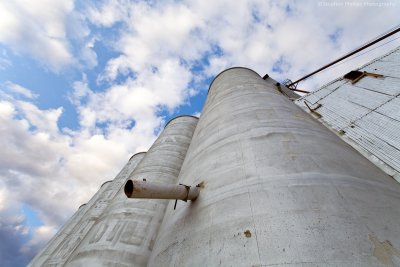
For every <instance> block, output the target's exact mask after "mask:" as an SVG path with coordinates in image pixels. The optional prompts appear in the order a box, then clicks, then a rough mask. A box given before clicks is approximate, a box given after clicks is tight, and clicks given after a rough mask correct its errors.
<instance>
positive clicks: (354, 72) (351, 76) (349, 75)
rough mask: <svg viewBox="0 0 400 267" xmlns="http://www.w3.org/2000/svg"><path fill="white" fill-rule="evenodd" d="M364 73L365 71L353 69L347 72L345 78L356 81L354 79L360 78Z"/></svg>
mask: <svg viewBox="0 0 400 267" xmlns="http://www.w3.org/2000/svg"><path fill="white" fill-rule="evenodd" d="M362 75H363V72H361V71H359V70H352V71H350V72H349V73H347V74H346V75H344V76H343V78H345V79H349V80H351V81H354V80H357V79H358V78H360V77H361V76H362Z"/></svg>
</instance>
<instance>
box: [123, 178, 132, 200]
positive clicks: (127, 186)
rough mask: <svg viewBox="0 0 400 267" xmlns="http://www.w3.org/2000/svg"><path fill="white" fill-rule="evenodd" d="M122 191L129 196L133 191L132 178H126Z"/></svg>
mask: <svg viewBox="0 0 400 267" xmlns="http://www.w3.org/2000/svg"><path fill="white" fill-rule="evenodd" d="M124 192H125V195H126V196H127V197H131V195H132V193H133V182H132V180H128V181H127V182H126V184H125V187H124Z"/></svg>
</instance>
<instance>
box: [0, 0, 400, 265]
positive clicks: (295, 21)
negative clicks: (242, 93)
mask: <svg viewBox="0 0 400 267" xmlns="http://www.w3.org/2000/svg"><path fill="white" fill-rule="evenodd" d="M398 4H399V3H398ZM0 17H1V18H2V19H1V20H0V43H2V44H3V45H4V46H5V47H7V48H8V49H9V50H10V51H12V52H13V53H14V54H15V55H17V56H18V55H21V57H24V56H26V55H28V56H30V57H32V58H33V59H35V60H36V62H39V63H40V64H39V68H45V69H48V70H49V71H50V72H53V73H55V75H56V76H57V75H64V74H65V75H66V76H68V74H67V71H66V69H69V70H71V69H72V70H75V71H76V72H79V73H81V72H83V73H82V75H81V76H82V78H81V79H80V80H70V88H69V91H68V92H66V93H65V95H63V96H62V97H64V98H68V99H69V101H70V103H71V106H72V108H73V109H74V112H76V114H77V118H76V125H77V127H76V129H69V128H65V127H64V128H63V127H60V119H61V118H62V116H65V113H67V111H68V110H66V109H67V107H63V106H53V107H45V108H44V107H41V106H40V105H39V104H38V103H39V102H40V100H41V98H42V97H43V95H40V94H39V93H38V92H35V91H34V90H31V89H30V88H29V86H21V85H20V84H18V82H15V81H14V80H12V79H8V80H7V82H4V83H3V84H0V88H1V89H4V90H1V92H0V137H1V138H0V147H1V148H2V150H1V152H0V235H1V240H12V242H11V241H10V242H11V243H10V245H9V246H7V247H5V246H3V247H0V253H1V254H0V259H2V260H0V265H1V266H12V265H13V262H12V259H16V262H18V264H20V265H24V263H26V262H27V261H28V260H29V258H30V257H31V256H32V255H34V254H35V253H36V252H37V250H38V248H40V247H41V246H43V244H44V242H45V241H46V240H48V238H49V237H50V236H51V235H52V234H54V232H55V231H56V229H58V228H59V227H60V225H61V224H62V223H63V222H65V220H66V219H67V218H68V217H70V215H71V213H72V212H74V211H75V210H76V209H77V207H78V206H79V205H80V204H82V203H85V202H87V201H88V199H89V198H90V197H91V196H92V195H93V193H94V192H95V191H97V190H98V188H99V186H100V185H101V184H102V182H104V181H106V180H110V179H112V178H113V177H114V176H115V175H116V173H117V172H118V171H119V170H120V169H121V167H122V166H123V164H125V163H126V161H127V159H128V158H129V155H131V154H133V153H135V152H138V151H143V150H147V148H148V147H149V146H150V145H151V143H152V142H153V140H154V139H155V138H156V136H157V133H158V132H159V131H160V130H161V129H162V128H161V127H162V126H163V124H164V123H165V120H166V118H167V117H170V116H173V115H174V114H177V113H179V112H180V111H179V109H180V108H182V107H183V106H189V105H190V104H191V101H193V99H194V98H195V97H196V96H197V95H198V94H199V93H201V92H204V91H206V90H207V88H208V81H209V80H210V78H211V77H213V76H215V75H216V74H218V73H219V72H220V71H222V70H223V69H225V68H227V67H232V66H245V67H250V68H252V69H254V70H256V71H257V72H259V73H260V75H264V74H265V73H269V74H270V76H271V77H273V78H275V79H278V80H283V79H285V78H292V79H295V78H298V77H300V76H302V75H304V74H306V73H308V72H310V71H312V70H314V69H316V68H317V67H320V66H322V65H324V64H326V63H328V62H329V61H331V60H333V59H336V58H337V57H339V56H341V55H343V54H344V53H345V52H348V51H349V50H352V49H354V48H356V47H357V46H359V45H360V43H361V42H364V41H367V40H369V39H371V38H373V37H374V36H376V35H377V34H379V33H382V32H383V31H385V30H387V29H389V28H390V27H392V26H395V25H396V23H397V20H398V6H397V7H396V8H384V7H382V8H377V7H366V6H363V7H347V8H344V7H332V6H331V7H329V6H321V5H318V2H315V1H302V2H296V1H290V0H286V1H269V2H266V1H261V0H254V1H244V0H238V1H201V0H188V1H143V2H141V1H139V2H137V1H128V0H118V1H113V0H104V1H91V2H85V3H78V2H74V1H72V0H67V1H65V0H62V1H61V0H60V1H52V0H40V1H34V2H33V1H23V0H17V1H3V2H1V3H0ZM382 17H385V20H382V19H381V18H382ZM394 45H399V41H394V42H392V43H391V44H390V45H387V46H385V48H386V50H387V49H389V48H390V47H393V46H394ZM106 52H107V53H106ZM382 52H383V50H382V49H376V50H373V51H371V52H370V53H368V54H366V55H365V56H363V57H359V58H356V59H355V60H352V61H351V62H349V63H347V64H345V65H342V67H339V68H333V69H331V70H330V71H327V72H324V73H323V74H321V75H319V76H316V78H314V79H311V80H309V81H307V82H305V83H304V84H302V85H301V87H302V89H307V90H313V89H316V86H317V85H321V84H322V83H324V82H327V81H329V80H330V79H333V78H335V77H336V76H339V75H342V74H343V73H344V72H347V71H349V70H351V69H353V68H355V67H356V66H358V65H360V64H361V63H363V62H366V61H368V60H369V59H371V58H373V57H375V56H377V55H379V54H381V53H382ZM1 62H5V64H3V66H2V67H0V71H1V70H3V69H4V68H7V67H8V66H10V65H12V62H10V56H9V55H7V54H5V53H3V56H2V57H1V58H0V63H1ZM49 90H51V89H49ZM69 108H71V107H69ZM199 112H201V110H191V113H192V114H195V113H196V114H200V113H199ZM82 163H84V164H82ZM26 192H29V193H26ZM23 205H29V207H31V208H32V210H34V211H35V212H37V213H38V216H39V218H40V221H41V224H39V225H30V223H29V216H28V215H27V214H25V213H24V212H23V211H22V210H21V206H23ZM18 264H15V262H14V265H18Z"/></svg>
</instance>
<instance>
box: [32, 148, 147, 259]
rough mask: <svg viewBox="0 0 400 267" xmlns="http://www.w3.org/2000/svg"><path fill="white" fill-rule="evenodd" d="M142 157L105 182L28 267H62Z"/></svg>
mask: <svg viewBox="0 0 400 267" xmlns="http://www.w3.org/2000/svg"><path fill="white" fill-rule="evenodd" d="M142 157H143V155H142V154H137V155H134V156H133V157H131V159H130V160H129V161H128V163H127V164H126V165H125V166H124V167H123V169H122V170H121V171H120V172H119V173H118V175H117V176H116V177H115V179H114V180H113V181H112V182H110V181H109V182H105V183H104V184H103V185H102V186H101V187H100V189H99V191H97V192H96V194H95V195H94V196H93V197H92V198H91V199H90V200H89V202H88V203H87V204H86V205H82V206H81V207H80V208H79V209H78V211H77V212H76V213H75V214H74V215H73V216H72V218H71V219H70V220H69V221H68V222H67V223H66V224H65V225H64V226H63V227H62V228H61V230H59V232H58V233H57V234H56V235H55V237H53V238H52V239H51V240H50V241H49V243H48V244H47V246H46V247H45V248H44V249H43V250H42V251H41V252H40V253H39V254H37V255H36V256H35V258H34V259H33V260H32V261H31V262H30V264H29V266H42V265H45V266H53V265H54V266H62V265H63V264H64V263H65V262H66V261H67V260H68V258H69V256H70V255H71V253H72V252H73V251H74V249H75V248H76V247H77V246H78V245H79V243H80V242H81V241H82V239H83V237H84V236H85V235H86V234H87V233H88V231H89V230H90V228H91V227H92V226H93V224H94V223H95V221H96V219H97V218H98V216H99V215H100V214H101V213H102V212H103V211H104V209H105V208H106V207H107V205H108V203H109V200H110V199H112V198H113V197H114V196H115V194H116V193H117V192H118V189H119V188H118V186H119V187H121V185H122V184H123V183H124V182H125V181H126V179H127V178H128V177H129V175H130V174H131V173H132V171H133V170H134V169H135V168H136V166H137V165H138V163H139V162H140V160H141V159H142Z"/></svg>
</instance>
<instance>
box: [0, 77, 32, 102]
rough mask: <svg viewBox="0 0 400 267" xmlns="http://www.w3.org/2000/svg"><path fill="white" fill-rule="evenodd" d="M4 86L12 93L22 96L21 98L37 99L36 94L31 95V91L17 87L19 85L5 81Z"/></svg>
mask: <svg viewBox="0 0 400 267" xmlns="http://www.w3.org/2000/svg"><path fill="white" fill-rule="evenodd" d="M5 86H6V87H7V88H8V89H10V90H11V91H12V92H14V93H17V94H19V95H22V96H24V97H26V98H30V99H34V98H37V97H38V95H37V94H34V93H32V91H31V90H29V89H27V88H25V87H23V86H21V85H19V84H16V83H12V82H10V81H7V82H6V83H5Z"/></svg>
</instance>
